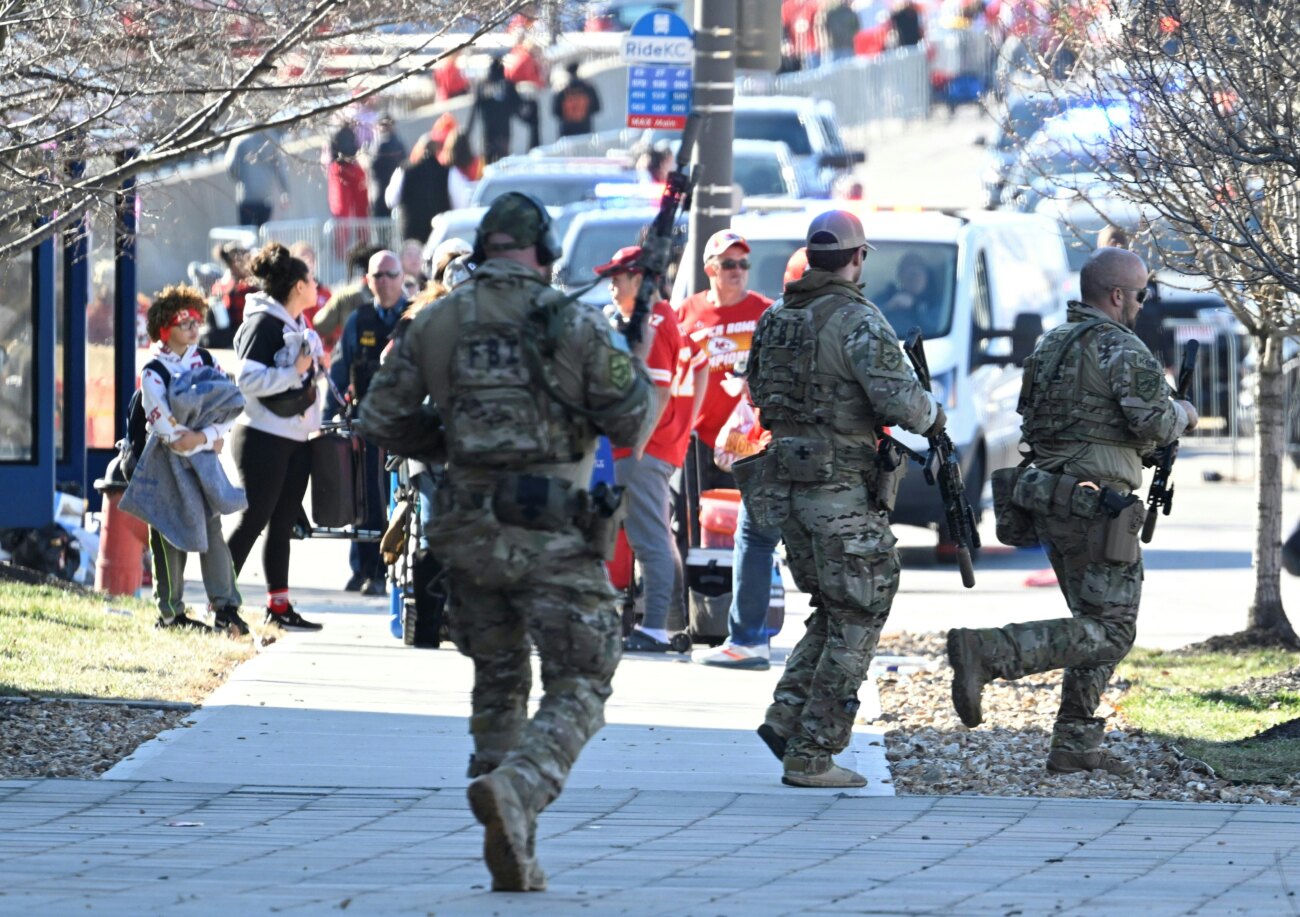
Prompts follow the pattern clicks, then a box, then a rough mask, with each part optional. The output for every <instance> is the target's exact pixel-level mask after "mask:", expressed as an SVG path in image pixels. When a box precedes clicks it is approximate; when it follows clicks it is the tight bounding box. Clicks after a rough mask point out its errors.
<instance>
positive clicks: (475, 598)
mask: <svg viewBox="0 0 1300 917" xmlns="http://www.w3.org/2000/svg"><path fill="white" fill-rule="evenodd" d="M559 254H560V249H559V244H558V243H557V242H556V240H555V236H554V233H553V232H552V231H551V228H550V216H549V215H548V214H547V212H546V209H545V207H543V206H542V204H541V203H540V202H538V201H537V200H536V199H535V198H533V197H530V196H528V195H524V194H518V193H508V194H504V195H502V196H501V197H499V198H497V199H496V201H495V202H493V204H492V206H491V207H490V208H489V209H488V211H487V213H486V214H484V216H483V222H482V223H481V224H480V226H479V229H478V235H477V237H476V241H475V251H474V261H475V262H476V263H477V264H478V265H479V268H478V270H477V271H476V272H475V273H474V275H473V277H472V279H470V280H468V281H466V282H465V283H463V284H462V285H460V286H459V287H457V288H456V289H455V290H453V291H452V292H451V293H449V294H448V295H447V296H445V297H444V298H442V299H440V300H438V301H437V302H435V303H433V304H431V305H430V306H429V307H428V308H426V309H425V310H423V311H422V312H420V313H419V314H418V315H417V316H416V317H415V319H414V320H413V322H412V323H411V326H410V328H409V330H408V331H407V332H406V334H405V335H404V336H403V337H402V339H401V341H400V342H399V343H398V345H397V347H396V349H395V350H394V352H393V353H392V355H391V356H390V357H389V359H388V360H387V362H385V363H384V364H383V366H382V368H381V369H380V370H379V372H378V374H377V375H376V376H375V378H374V381H373V382H372V383H371V387H370V396H369V397H368V398H367V399H366V400H365V402H364V403H363V405H362V412H361V424H360V425H361V429H362V431H363V433H364V435H365V436H366V438H367V439H370V440H372V441H374V442H378V443H380V444H382V445H383V446H384V447H385V448H388V449H390V450H391V451H394V452H396V453H398V454H401V455H406V456H412V457H415V458H424V459H431V460H434V461H438V462H442V461H445V462H446V463H447V471H446V477H445V481H444V484H443V485H442V487H441V488H440V490H439V491H438V493H437V498H436V501H435V508H436V513H435V517H434V519H433V520H432V522H431V523H430V525H429V528H428V530H427V535H428V540H429V547H430V550H431V551H432V552H433V553H434V554H435V556H437V557H438V559H439V560H440V561H441V562H442V563H443V564H444V565H445V566H446V567H448V568H449V571H450V577H451V581H450V589H449V591H450V593H451V603H450V607H449V608H448V615H449V617H450V626H451V632H452V637H453V639H454V640H455V642H456V646H457V647H458V648H459V649H460V651H461V652H462V653H464V654H465V655H467V656H469V657H470V658H472V659H473V660H474V671H475V678H474V691H473V698H472V700H473V715H472V717H471V718H470V733H471V735H472V736H473V739H474V754H473V756H472V757H471V759H470V776H471V777H475V778H477V779H475V780H474V781H473V782H472V783H471V784H470V787H469V799H470V805H471V807H472V809H473V811H474V815H475V817H477V818H478V820H479V821H480V822H482V823H483V825H484V827H485V828H486V838H485V841H484V856H485V858H486V859H487V864H488V867H489V869H490V870H491V872H492V877H493V883H492V887H493V889H495V890H498V891H541V890H542V889H544V888H545V887H546V877H545V875H544V874H543V873H542V871H541V869H540V867H538V865H537V861H536V859H535V856H534V837H535V829H536V818H537V814H538V813H539V812H541V811H542V810H543V809H544V808H546V806H547V805H548V804H550V802H551V801H552V800H553V799H555V797H556V796H558V795H559V793H560V790H561V788H562V787H563V786H564V781H565V778H566V777H567V776H568V773H569V770H570V769H571V768H572V767H573V763H574V761H575V760H576V759H577V757H578V753H579V752H580V751H581V750H582V747H583V745H585V744H586V742H587V740H588V739H589V738H590V737H591V735H592V734H593V733H595V732H596V731H597V730H598V729H599V728H600V727H601V726H602V725H603V724H604V717H603V710H604V705H605V699H606V698H607V697H609V693H610V680H611V678H612V677H613V674H614V667H615V666H616V665H617V663H618V660H619V655H620V648H621V625H620V617H619V613H618V610H617V609H616V607H615V602H614V599H615V593H614V591H613V589H612V588H611V587H610V585H609V579H608V577H607V575H606V573H605V567H604V564H603V562H602V560H603V558H604V557H605V555H606V553H607V552H611V551H612V546H613V537H614V534H615V531H616V528H617V521H618V520H617V518H616V517H615V516H614V510H615V509H616V504H617V498H616V496H614V495H612V494H610V493H607V492H604V491H601V490H598V491H593V492H588V491H587V489H586V487H587V484H588V482H589V481H590V479H591V471H592V466H593V463H594V456H595V448H596V442H597V436H598V435H600V434H604V435H605V436H608V437H609V439H610V440H611V441H612V442H613V443H614V444H615V445H620V446H632V445H634V444H636V443H637V442H639V441H640V438H641V434H642V428H643V426H644V425H645V424H646V423H647V418H648V415H649V405H650V395H651V386H650V381H649V377H648V375H647V373H646V370H645V368H644V366H643V365H642V364H641V362H640V361H639V360H638V359H635V358H634V357H633V356H632V355H631V354H629V353H628V350H627V346H626V344H625V343H624V341H623V339H622V336H621V335H618V334H616V333H615V332H613V331H612V330H611V329H610V327H609V324H608V322H606V320H605V318H604V316H603V315H601V313H600V311H599V310H597V309H594V308H591V307H589V306H585V305H583V304H581V303H579V302H573V301H570V300H568V299H567V298H565V297H563V296H561V295H560V294H559V293H558V292H557V291H555V290H553V289H551V287H550V286H549V285H548V284H547V282H546V278H547V276H548V275H549V269H550V265H551V264H552V263H554V261H555V260H556V258H558V257H559ZM426 396H427V397H428V398H429V404H428V405H425V398H426ZM530 643H531V644H532V645H534V646H536V647H537V650H538V653H539V654H540V656H541V664H542V683H543V686H544V689H545V694H544V696H543V698H542V701H541V705H540V706H539V707H538V710H537V713H536V714H535V715H534V716H533V718H532V719H531V720H529V719H528V693H529V688H530V686H531V669H530V666H529V647H530Z"/></svg>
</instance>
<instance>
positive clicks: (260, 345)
mask: <svg viewBox="0 0 1300 917" xmlns="http://www.w3.org/2000/svg"><path fill="white" fill-rule="evenodd" d="M251 268H252V272H253V276H255V277H256V278H257V279H258V280H259V281H260V283H261V285H262V290H261V292H259V293H253V294H251V295H250V296H249V297H248V299H247V300H246V301H245V305H244V323H243V324H242V325H240V326H239V331H238V332H237V333H236V334H235V353H236V354H237V355H238V356H239V358H240V361H241V362H240V366H239V378H238V382H239V390H240V391H241V392H243V393H244V397H245V398H246V399H248V403H247V405H246V406H245V408H244V413H243V414H242V415H241V416H240V418H239V422H238V423H237V424H236V426H235V432H234V434H233V435H232V437H231V443H230V448H231V453H232V455H233V456H234V459H235V465H236V466H237V467H238V468H239V475H240V477H241V478H242V479H243V486H244V490H245V492H246V493H247V495H248V510H247V511H246V512H245V513H244V515H243V516H241V517H240V520H239V525H238V526H237V527H236V528H235V530H234V531H233V532H232V533H231V534H230V541H229V544H230V555H231V558H232V559H233V560H234V563H235V569H236V570H241V569H243V566H244V561H245V560H247V559H248V554H249V552H250V551H252V549H253V543H254V542H255V541H256V540H257V537H258V536H259V535H261V534H262V530H263V529H265V530H266V538H265V540H264V542H263V545H262V571H263V573H264V574H265V576H266V592H267V603H266V616H265V619H264V620H265V623H267V624H278V625H280V626H281V627H285V628H291V629H294V630H320V629H321V625H320V624H314V623H312V622H310V621H307V620H306V619H305V618H303V617H302V615H300V614H298V612H297V611H295V610H294V607H293V605H292V604H291V603H290V602H289V543H290V540H291V538H292V536H293V524H294V522H295V520H296V519H297V517H298V510H299V507H301V505H302V498H303V495H304V494H306V492H307V480H308V478H309V477H310V475H311V452H310V449H309V447H308V445H307V440H308V439H309V438H310V437H311V436H312V435H313V434H314V433H316V432H317V431H319V430H320V423H321V408H320V398H319V394H320V393H319V390H318V388H317V386H316V380H317V378H318V374H319V373H320V371H321V369H320V360H321V358H322V357H323V356H324V351H323V349H322V347H321V342H320V336H319V335H317V334H316V332H315V331H313V330H311V329H310V328H309V327H307V322H306V320H305V319H304V318H303V317H302V313H303V310H304V309H306V308H309V307H311V306H313V305H315V304H316V280H315V278H314V277H313V276H312V273H311V270H310V269H309V268H308V267H307V264H306V263H305V262H304V261H302V260H301V259H299V258H295V257H293V256H292V255H291V254H290V253H289V250H288V249H287V248H285V247H284V246H283V245H281V244H279V243H278V242H272V243H270V244H269V245H267V246H265V247H264V248H262V249H261V251H259V252H258V253H257V254H256V255H254V256H253V261H252V265H251Z"/></svg>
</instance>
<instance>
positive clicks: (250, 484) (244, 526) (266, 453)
mask: <svg viewBox="0 0 1300 917" xmlns="http://www.w3.org/2000/svg"><path fill="white" fill-rule="evenodd" d="M230 449H231V453H232V454H233V455H234V457H235V466H236V467H237V468H238V469H239V477H240V479H241V481H242V483H243V485H244V492H245V493H246V494H247V495H248V509H247V510H245V511H244V514H243V515H242V516H240V517H239V525H238V526H237V527H236V528H235V530H234V531H233V532H231V533H230V541H229V544H230V558H231V560H233V561H234V564H235V572H236V573H238V572H239V571H241V570H243V569H244V561H246V560H247V559H248V555H249V553H250V552H251V551H252V550H253V542H255V541H257V536H258V535H260V534H262V530H263V529H265V530H266V540H265V541H264V542H263V543H262V572H263V574H264V575H265V576H266V588H267V591H275V590H280V589H288V588H289V540H290V539H291V538H292V537H293V524H294V521H295V520H296V519H297V518H298V511H299V509H300V508H301V507H302V498H303V495H304V494H306V493H307V479H308V477H309V476H310V475H311V450H310V449H309V447H308V445H307V443H305V442H298V440H296V439H286V438H285V437H283V436H276V435H275V434H274V433H264V432H263V431H261V430H254V429H252V428H251V427H248V426H245V425H243V424H238V425H236V427H235V432H234V433H233V434H232V435H231V437H230Z"/></svg>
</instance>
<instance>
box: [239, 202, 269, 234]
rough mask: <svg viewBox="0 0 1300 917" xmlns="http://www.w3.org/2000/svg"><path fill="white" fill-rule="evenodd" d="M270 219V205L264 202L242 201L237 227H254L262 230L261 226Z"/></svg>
mask: <svg viewBox="0 0 1300 917" xmlns="http://www.w3.org/2000/svg"><path fill="white" fill-rule="evenodd" d="M269 219H271V205H270V204H268V203H266V202H264V201H244V203H242V204H240V205H239V225H240V226H256V227H257V228H258V229H261V228H262V224H263V223H265V222H266V221H267V220H269Z"/></svg>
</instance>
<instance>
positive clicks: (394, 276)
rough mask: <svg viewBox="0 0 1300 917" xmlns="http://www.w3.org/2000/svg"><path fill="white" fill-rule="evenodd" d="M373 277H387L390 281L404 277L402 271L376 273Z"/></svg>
mask: <svg viewBox="0 0 1300 917" xmlns="http://www.w3.org/2000/svg"><path fill="white" fill-rule="evenodd" d="M370 276H371V277H387V278H388V279H389V280H396V279H397V278H398V277H401V276H402V272H401V271H375V272H374V273H373V274H371V275H370Z"/></svg>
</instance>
